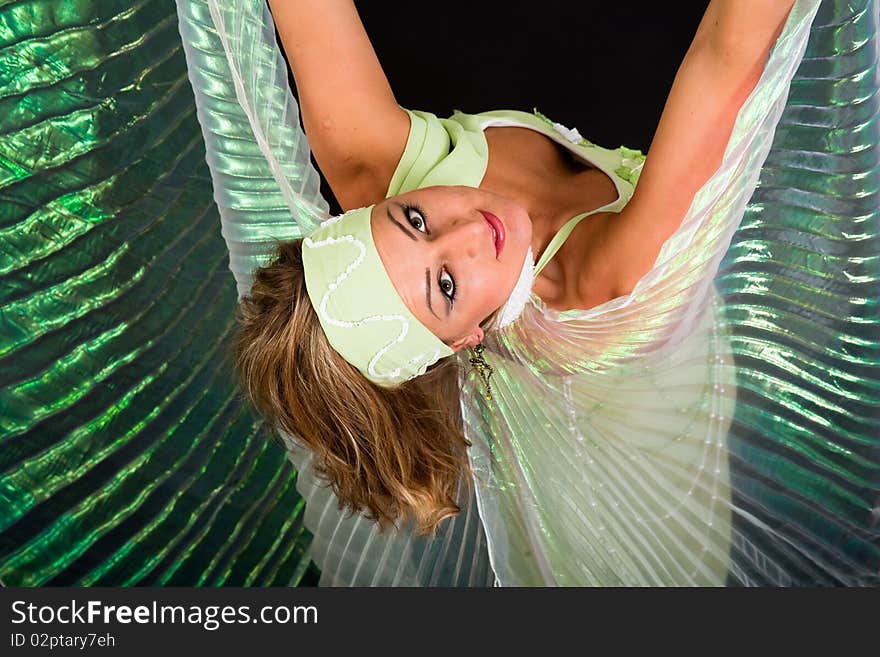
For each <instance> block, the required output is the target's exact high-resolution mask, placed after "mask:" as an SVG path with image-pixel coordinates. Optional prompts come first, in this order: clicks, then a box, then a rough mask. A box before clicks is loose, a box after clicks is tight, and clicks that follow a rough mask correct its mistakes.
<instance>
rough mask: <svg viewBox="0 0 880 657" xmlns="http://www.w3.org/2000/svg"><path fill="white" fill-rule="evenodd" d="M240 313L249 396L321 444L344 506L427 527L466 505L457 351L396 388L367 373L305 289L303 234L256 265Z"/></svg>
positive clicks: (238, 345) (238, 353) (271, 418)
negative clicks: (339, 347)
mask: <svg viewBox="0 0 880 657" xmlns="http://www.w3.org/2000/svg"><path fill="white" fill-rule="evenodd" d="M238 320H239V330H238V333H237V335H236V337H235V368H236V372H237V374H238V377H239V379H240V381H241V384H242V387H243V389H244V392H245V394H246V396H247V398H248V399H249V400H250V402H251V403H252V404H253V405H254V407H256V409H257V410H258V411H259V413H260V414H261V415H262V416H263V417H264V418H266V420H267V421H268V422H269V423H270V424H271V425H273V426H274V427H276V428H278V429H281V430H283V431H285V432H287V433H289V434H290V435H291V436H293V437H294V438H296V439H297V440H298V441H299V442H301V443H302V444H304V445H305V446H307V447H308V448H309V449H311V450H312V451H313V452H314V454H315V458H314V461H313V465H314V468H315V471H316V472H317V473H318V474H319V475H320V476H321V477H322V478H324V479H325V480H326V481H327V482H328V483H329V485H330V486H332V488H333V491H334V492H335V493H336V495H337V496H338V498H339V500H340V503H341V506H342V507H345V508H349V509H351V510H353V511H360V512H363V513H364V514H365V515H366V516H367V517H368V518H370V519H372V520H375V521H377V522H378V523H379V525H380V528H382V529H384V528H385V527H386V526H388V525H389V524H393V523H395V521H396V520H398V519H403V520H406V519H410V518H411V519H413V520H415V522H416V524H417V527H418V531H419V533H421V534H427V533H430V532H432V531H433V530H435V529H436V528H437V526H438V525H439V524H440V522H441V521H442V520H444V519H445V518H447V517H450V516H453V515H455V514H457V513H458V512H459V511H460V509H459V507H458V504H457V503H456V498H457V492H458V485H459V482H460V481H461V479H462V475H463V474H466V473H467V474H469V473H470V466H469V464H468V460H467V447H468V446H469V445H470V443H469V442H468V441H467V439H466V438H465V436H464V433H463V431H462V423H461V415H460V411H459V389H458V366H457V363H456V359H455V358H446V359H444V360H441V361H439V362H438V363H436V364H435V365H434V366H432V367H431V368H430V369H429V370H428V372H426V373H425V374H424V375H423V376H420V377H418V378H416V379H412V380H410V381H407V382H405V383H403V384H401V385H400V386H398V387H395V388H383V387H380V386H377V385H375V384H374V383H372V382H370V381H369V380H367V379H366V378H365V377H364V376H363V375H362V374H361V373H360V372H359V371H358V370H357V369H356V368H355V367H354V366H352V365H351V364H349V363H348V362H347V361H345V360H344V359H343V358H342V357H341V356H340V355H339V354H338V353H337V352H336V351H335V350H334V349H333V348H332V347H331V346H330V343H329V342H328V341H327V338H326V337H325V335H324V332H323V330H322V329H321V325H320V323H319V322H318V316H317V314H316V313H315V310H314V308H313V307H312V304H311V301H310V299H309V297H308V294H307V293H306V285H305V277H304V275H303V264H302V240H294V241H289V242H280V243H279V244H278V245H277V248H276V251H275V254H274V258H273V260H272V261H271V262H270V263H269V264H268V265H266V266H264V267H260V268H258V269H257V270H256V272H255V273H254V282H253V286H252V288H251V292H250V295H249V296H247V297H244V298H243V299H242V300H241V303H240V304H239V313H238ZM465 479H467V481H470V477H465Z"/></svg>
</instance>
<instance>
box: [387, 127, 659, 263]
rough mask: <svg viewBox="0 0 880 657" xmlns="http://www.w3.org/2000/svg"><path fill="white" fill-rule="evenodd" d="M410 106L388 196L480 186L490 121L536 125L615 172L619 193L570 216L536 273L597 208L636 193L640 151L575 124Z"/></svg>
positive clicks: (613, 207) (614, 206)
mask: <svg viewBox="0 0 880 657" xmlns="http://www.w3.org/2000/svg"><path fill="white" fill-rule="evenodd" d="M406 112H407V113H408V114H409V117H410V130H409V137H408V138H407V141H406V148H405V149H404V151H403V156H402V157H401V158H400V162H398V164H397V168H396V169H395V171H394V175H393V176H392V177H391V183H390V185H389V186H388V193H387V194H386V197H388V196H395V195H397V194H404V193H406V192H410V191H412V190H414V189H421V188H423V187H432V186H434V185H466V186H470V187H479V186H480V183H481V182H482V180H483V176H484V175H485V173H486V166H487V165H488V162H489V148H488V145H487V143H486V136H485V134H484V133H483V131H484V130H485V129H486V128H489V127H492V126H512V127H519V128H530V129H532V130H536V131H538V132H540V133H542V134H544V135H546V136H547V137H549V138H550V139H552V140H553V141H555V142H556V143H558V144H561V145H563V146H565V147H566V148H568V149H569V150H570V151H571V152H572V153H573V154H574V155H575V156H576V157H578V158H579V159H581V160H583V161H584V162H586V163H587V164H589V165H591V166H594V167H596V168H597V169H599V170H600V171H603V172H604V173H605V174H606V175H608V177H609V178H611V180H612V181H613V182H614V186H615V187H616V188H617V194H618V196H617V199H616V200H615V201H612V202H611V203H608V204H606V205H603V206H602V207H599V208H596V209H595V210H590V211H589V212H584V213H582V214H579V215H576V216H574V217H572V218H571V219H569V220H568V221H567V222H566V223H565V225H564V226H563V227H562V228H561V229H560V230H559V232H558V233H556V235H554V236H553V239H552V240H551V241H550V244H549V245H548V246H547V249H546V250H545V251H544V253H543V254H542V255H541V258H540V259H539V260H538V262H537V264H536V265H535V275H537V274H538V273H539V272H540V271H541V270H542V269H543V268H544V266H545V265H546V264H547V263H548V262H549V261H550V260H551V259H552V258H553V256H554V255H556V252H557V251H558V250H559V247H561V246H562V244H563V242H565V240H566V239H567V238H568V236H569V235H570V234H571V232H572V231H573V230H574V228H575V226H577V224H578V222H580V220H581V219H583V218H585V217H589V216H590V215H593V214H596V213H598V212H620V210H621V209H623V207H624V206H625V205H626V204H627V202H628V201H629V199H630V198H631V197H632V194H633V190H634V188H635V184H636V182H637V180H638V176H639V174H640V173H641V169H642V164H643V162H644V160H645V156H644V155H642V153H641V152H639V151H636V150H632V149H629V148H625V147H623V146H621V147H620V148H617V149H615V150H610V149H607V148H602V147H601V146H597V145H595V144H593V143H592V142H590V141H588V140H587V139H584V138H583V137H581V135H580V134H579V133H578V131H577V130H576V129H575V130H570V129H568V128H566V127H565V126H563V125H560V124H559V123H554V122H553V121H551V120H550V119H548V118H547V117H546V116H544V115H543V114H541V113H540V112H538V111H537V110H535V113H534V114H529V113H528V112H520V111H517V110H498V111H493V112H482V113H480V114H464V113H462V112H458V111H456V112H455V113H454V114H453V115H452V117H450V118H448V119H438V118H437V116H436V115H434V114H431V113H430V112H421V111H411V110H406Z"/></svg>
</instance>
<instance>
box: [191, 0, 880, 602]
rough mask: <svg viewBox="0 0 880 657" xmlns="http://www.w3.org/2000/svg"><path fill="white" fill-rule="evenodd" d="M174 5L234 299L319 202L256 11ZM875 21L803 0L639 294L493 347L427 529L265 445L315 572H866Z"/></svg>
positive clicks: (875, 564) (466, 387)
mask: <svg viewBox="0 0 880 657" xmlns="http://www.w3.org/2000/svg"><path fill="white" fill-rule="evenodd" d="M221 5H222V6H221ZM178 8H179V15H180V29H181V34H182V36H183V40H184V45H185V48H186V53H187V62H188V66H189V69H190V80H191V82H192V83H193V86H194V88H195V90H196V98H197V103H198V105H199V119H200V122H201V124H202V128H203V132H204V134H205V141H206V145H207V151H208V162H209V164H210V166H211V169H212V176H213V180H214V186H215V199H216V200H217V203H218V205H219V207H220V211H221V217H222V221H223V235H224V238H225V239H226V240H227V243H228V245H229V250H230V260H231V267H232V270H233V273H234V274H235V276H236V281H237V283H238V289H239V294H240V295H241V294H245V293H246V291H247V289H248V288H249V284H250V279H249V277H250V272H251V271H252V269H253V267H254V266H256V265H257V264H259V263H260V262H261V258H263V257H264V256H265V254H266V253H267V252H268V248H267V247H269V246H271V243H272V240H273V239H275V238H278V239H285V238H290V237H294V236H299V235H302V234H303V233H304V232H308V230H310V229H311V227H312V226H314V224H315V222H316V221H318V220H320V219H322V218H323V217H324V216H326V215H325V208H326V205H324V204H323V201H322V199H321V198H320V194H319V192H318V186H317V177H316V174H315V172H314V170H313V169H312V168H311V165H310V163H309V159H308V146H307V144H306V142H305V138H304V136H303V135H302V133H301V132H300V131H299V124H298V113H297V108H296V104H295V102H294V100H293V98H292V96H291V94H290V91H289V89H288V87H287V76H286V70H285V69H284V64H283V60H282V58H281V56H280V54H279V51H278V48H277V45H276V43H275V36H274V30H273V26H272V22H271V16H270V15H269V13H268V11H267V9H266V8H265V6H264V5H263V4H262V3H260V2H254V1H249V0H238V1H236V2H224V3H218V2H210V1H209V2H184V1H183V0H179V2H178ZM877 23H878V5H877V2H875V1H866V0H862V1H861V2H851V3H834V2H829V3H826V4H824V5H822V6H821V7H820V6H819V3H818V2H815V1H810V0H799V1H798V2H797V3H796V4H795V6H794V8H793V9H792V11H791V13H790V15H789V18H788V20H787V22H786V25H785V27H784V29H783V32H782V34H781V35H780V37H779V38H778V40H777V43H776V44H775V46H774V48H773V50H772V52H771V54H770V56H769V58H768V60H767V63H766V66H765V70H764V73H763V75H762V77H761V80H760V81H759V83H758V85H757V87H756V89H755V90H754V92H753V93H752V94H751V96H750V97H749V99H748V100H747V101H746V103H745V105H744V106H743V108H742V109H741V111H740V113H739V117H738V119H737V123H736V126H735V128H734V130H733V133H732V135H731V138H730V141H729V143H728V146H727V149H726V152H725V156H724V159H723V163H722V165H721V167H720V169H719V170H718V171H717V172H716V173H715V174H714V175H713V176H712V177H711V179H710V180H708V181H707V182H706V184H705V185H704V186H703V187H702V188H701V190H700V191H699V192H698V194H697V195H696V197H695V199H694V202H693V204H692V206H691V208H690V210H689V211H688V213H687V216H686V217H685V218H684V220H683V222H682V224H681V226H680V228H679V229H678V230H677V231H676V232H675V233H674V234H673V235H672V236H671V237H670V238H669V239H668V240H667V241H666V243H665V244H664V246H663V248H662V250H661V252H660V254H659V255H658V257H657V260H656V262H655V265H654V267H653V268H652V270H651V271H650V272H648V273H647V274H646V275H645V276H644V277H643V278H642V279H641V280H640V281H639V283H638V284H637V285H636V287H635V289H634V290H633V292H632V293H631V294H630V295H627V296H625V297H620V298H618V299H614V300H612V301H609V302H608V303H605V304H603V305H601V306H598V307H596V308H592V309H590V310H588V311H567V312H555V311H552V310H549V309H547V308H545V307H544V306H543V305H542V303H541V302H540V300H539V299H538V298H537V297H533V298H532V302H531V304H530V306H529V307H527V309H526V312H525V313H524V314H523V316H522V317H521V319H520V320H519V321H518V322H516V323H514V324H513V325H511V326H510V327H508V328H506V329H505V330H503V331H502V332H500V333H497V334H494V335H491V336H489V337H488V338H487V340H486V343H485V344H486V346H487V347H488V350H487V358H488V359H489V360H490V362H491V364H492V365H493V366H494V367H495V370H496V374H495V376H494V378H493V399H492V401H486V400H485V399H484V398H483V397H482V394H481V390H480V387H479V385H478V384H477V383H476V382H475V380H474V379H473V377H472V376H464V377H463V378H462V382H461V383H462V413H463V416H464V420H465V423H466V429H467V434H468V437H469V438H470V440H471V441H472V442H473V444H474V446H473V447H472V448H471V450H470V456H471V464H472V466H473V468H474V472H475V480H474V482H475V490H476V497H475V498H473V497H471V498H469V497H468V495H467V494H465V492H464V491H466V490H467V488H466V487H464V486H463V487H462V505H463V509H464V510H463V512H462V513H461V514H460V515H459V516H458V517H456V518H455V519H454V520H452V521H450V522H447V523H445V524H444V526H443V529H442V531H441V532H440V534H439V535H437V536H435V537H433V538H430V539H424V538H416V537H414V535H413V533H412V531H411V528H407V527H404V528H402V529H401V530H398V531H394V532H387V533H385V534H380V533H378V531H377V529H376V528H375V526H374V525H373V524H372V523H370V522H369V521H367V520H366V519H365V518H363V517H362V516H359V515H355V516H352V517H345V516H344V515H342V514H341V513H340V512H339V510H338V508H337V503H336V500H335V498H334V497H333V495H332V494H331V493H330V492H329V490H328V489H327V488H324V487H322V486H321V483H320V482H318V481H316V480H315V479H314V476H313V474H312V471H311V469H310V468H309V456H308V454H307V453H305V452H303V451H301V450H300V449H299V448H298V447H297V446H296V444H295V442H294V441H293V440H292V439H291V438H290V437H289V436H285V441H286V443H287V445H288V449H289V452H290V456H291V459H292V460H293V462H294V464H295V465H296V466H297V468H298V469H299V471H300V476H299V480H298V488H299V490H300V491H301V492H302V494H303V496H304V497H305V499H306V525H307V526H308V527H309V529H310V530H311V531H312V532H313V533H314V535H315V538H314V543H313V546H312V552H311V554H312V556H313V558H314V559H315V561H316V563H317V564H318V566H319V567H320V568H321V569H322V571H323V578H322V583H324V584H334V585H351V584H395V585H398V584H405V585H486V584H490V583H495V584H499V585H663V584H668V585H723V584H734V585H756V584H758V585H761V584H763V585H768V584H769V585H798V584H820V585H833V584H838V585H839V584H843V585H870V584H876V583H877V579H878V569H880V541H878V526H877V524H878V522H877V521H878V517H880V512H878V508H880V507H878V479H880V478H878V456H880V454H878V451H880V450H878V448H880V435H878V434H880V420H878V414H880V413H878V389H880V370H878V362H880V359H878V356H880V330H878V328H880V310H878V301H877V299H878V280H880V218H878V210H877V188H878V184H877V183H878V171H880V162H878V144H877V136H878V135H877V132H878V130H877V122H876V117H877V109H878V99H877V89H878V86H877V85H878V79H877V76H878V69H877V46H878V38H877Z"/></svg>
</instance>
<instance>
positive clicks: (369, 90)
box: [269, 0, 409, 209]
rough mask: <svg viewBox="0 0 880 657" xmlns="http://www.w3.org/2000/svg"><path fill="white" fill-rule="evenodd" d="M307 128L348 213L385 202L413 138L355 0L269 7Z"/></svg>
mask: <svg viewBox="0 0 880 657" xmlns="http://www.w3.org/2000/svg"><path fill="white" fill-rule="evenodd" d="M269 5H270V8H271V10H272V15H273V17H274V19H275V25H276V27H277V28H278V33H279V35H280V37H281V43H282V45H283V46H284V51H285V53H286V54H287V59H288V61H289V63H290V66H291V69H292V70H293V76H294V79H295V80H296V88H297V92H298V95H299V104H300V110H301V112H302V117H303V125H304V128H305V132H306V135H307V136H308V138H309V145H310V146H311V149H312V152H313V153H314V154H315V159H316V160H317V162H318V166H319V167H320V168H321V171H322V173H323V174H324V176H325V177H326V178H327V181H328V182H329V183H330V187H331V188H332V189H333V193H334V194H335V195H336V198H337V200H338V201H339V203H340V205H341V206H342V207H343V209H350V208H354V207H360V206H363V205H369V204H370V203H375V202H376V201H379V200H381V199H383V198H384V197H385V192H386V191H387V189H388V184H389V182H390V180H391V176H392V174H393V173H394V169H395V167H396V166H397V162H398V161H399V159H400V157H401V155H402V154H403V149H404V147H405V146H406V140H407V137H408V135H409V117H408V116H407V114H406V112H404V111H403V110H402V109H401V108H400V107H399V106H398V104H397V101H396V100H395V99H394V93H393V92H392V91H391V86H390V85H389V84H388V80H387V78H386V77H385V73H384V72H383V71H382V67H381V65H380V64H379V60H378V59H377V58H376V53H375V51H374V50H373V46H372V44H371V43H370V40H369V38H368V37H367V34H366V32H365V31H364V27H363V25H362V24H361V20H360V17H359V16H358V13H357V10H356V9H355V6H354V3H353V2H352V0H269Z"/></svg>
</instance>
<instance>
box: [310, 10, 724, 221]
mask: <svg viewBox="0 0 880 657" xmlns="http://www.w3.org/2000/svg"><path fill="white" fill-rule="evenodd" d="M707 4H708V3H707V2H706V1H705V0H699V1H697V0H680V1H679V2H676V3H666V2H643V3H616V2H609V1H606V2H577V1H574V0H566V1H562V0H534V1H532V2H502V1H500V0H473V1H472V2H469V3H448V2H444V3H435V2H412V1H410V2H404V1H402V0H372V1H366V0H362V1H361V2H358V3H357V8H358V12H359V13H360V16H361V20H362V21H363V23H364V27H365V28H366V30H367V34H368V35H369V37H370V40H371V41H372V43H373V47H374V48H375V50H376V53H377V55H378V57H379V61H380V62H381V64H382V67H383V69H384V70H385V74H386V76H387V77H388V80H389V82H390V83H391V87H392V89H393V90H394V93H395V96H396V97H397V102H398V103H399V104H400V105H402V106H403V107H407V108H409V109H419V110H427V111H429V112H433V113H435V114H437V115H438V116H449V115H450V114H451V113H452V111H453V110H454V109H460V110H462V111H463V112H468V113H476V112H483V111H487V110H493V109H519V110H524V111H529V112H530V111H532V109H534V108H537V109H539V110H540V111H541V112H543V113H544V114H546V115H547V116H549V117H551V118H552V119H553V120H554V121H559V122H560V123H563V124H565V125H566V126H569V127H574V126H576V127H577V128H578V129H579V130H580V132H581V134H582V135H584V136H585V137H587V138H588V139H590V140H591V141H594V142H595V143H597V144H599V145H602V146H606V147H609V148H615V147H617V146H619V145H621V144H623V145H626V146H629V147H631V148H638V149H640V150H642V151H643V152H647V149H648V147H649V146H650V144H651V139H652V137H653V135H654V130H655V129H656V127H657V123H658V121H659V119H660V114H661V112H662V110H663V104H664V103H665V101H666V96H667V95H668V93H669V89H670V87H671V85H672V81H673V79H674V77H675V73H676V71H677V70H678V66H679V65H680V64H681V60H682V58H683V57H684V54H685V52H686V51H687V49H688V46H689V45H690V42H691V39H692V38H693V35H694V33H695V32H696V29H697V26H698V25H699V22H700V19H701V18H702V15H703V12H704V11H705V8H706V5H707ZM331 38H332V37H331ZM324 193H325V196H327V198H331V195H330V194H329V189H327V187H326V185H325V186H324ZM334 211H338V206H336V207H335V208H334Z"/></svg>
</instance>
